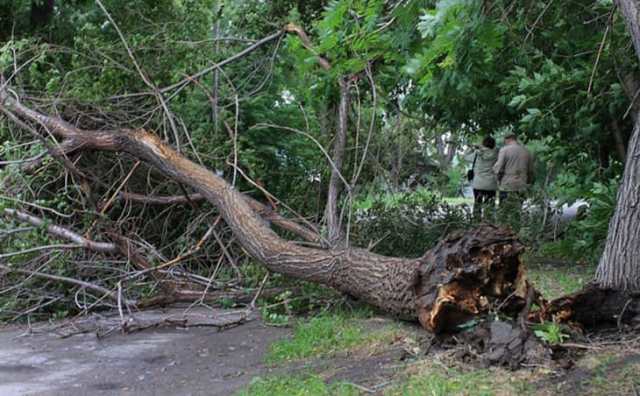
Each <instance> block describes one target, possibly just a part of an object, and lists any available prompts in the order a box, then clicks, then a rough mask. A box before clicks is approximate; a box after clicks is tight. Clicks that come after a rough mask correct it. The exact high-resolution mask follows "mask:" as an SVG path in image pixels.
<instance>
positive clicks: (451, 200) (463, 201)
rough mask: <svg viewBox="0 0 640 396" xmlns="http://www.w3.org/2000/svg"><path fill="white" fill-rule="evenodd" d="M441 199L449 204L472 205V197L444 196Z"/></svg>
mask: <svg viewBox="0 0 640 396" xmlns="http://www.w3.org/2000/svg"><path fill="white" fill-rule="evenodd" d="M442 200H443V201H444V202H445V203H447V204H449V205H454V206H457V205H467V206H473V198H465V197H444V198H442Z"/></svg>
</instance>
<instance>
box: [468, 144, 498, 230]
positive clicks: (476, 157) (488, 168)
mask: <svg viewBox="0 0 640 396" xmlns="http://www.w3.org/2000/svg"><path fill="white" fill-rule="evenodd" d="M465 159H466V160H467V161H469V162H471V163H472V164H473V165H472V170H473V180H472V181H471V187H472V188H473V201H474V203H473V217H474V219H476V220H489V221H491V220H493V219H492V217H493V214H494V212H495V205H496V191H497V190H498V180H497V178H496V174H495V173H494V172H493V165H494V164H495V163H496V160H497V159H498V151H497V150H496V141H495V139H494V138H492V137H491V136H487V137H485V138H484V139H483V140H482V145H480V146H477V145H474V146H473V147H472V149H471V150H470V151H469V152H468V153H467V154H466V155H465Z"/></svg>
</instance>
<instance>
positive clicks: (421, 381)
mask: <svg viewBox="0 0 640 396" xmlns="http://www.w3.org/2000/svg"><path fill="white" fill-rule="evenodd" d="M493 394H495V392H494V385H493V384H492V383H491V376H490V373H489V371H485V370H479V371H472V372H469V373H461V372H458V371H456V370H452V369H451V370H443V369H437V368H433V367H432V368H431V369H430V370H429V371H427V372H425V373H421V374H417V375H413V376H411V377H410V378H409V380H408V381H407V382H405V383H404V384H402V385H400V386H398V387H397V388H394V389H392V390H390V392H389V393H388V395H389V396H395V395H403V396H423V395H429V396H449V395H493Z"/></svg>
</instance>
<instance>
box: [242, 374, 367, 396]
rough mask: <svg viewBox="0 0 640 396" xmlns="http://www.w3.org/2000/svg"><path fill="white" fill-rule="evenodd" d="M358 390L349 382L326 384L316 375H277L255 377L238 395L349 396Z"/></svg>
mask: <svg viewBox="0 0 640 396" xmlns="http://www.w3.org/2000/svg"><path fill="white" fill-rule="evenodd" d="M359 394H360V392H359V391H358V390H357V389H356V388H355V387H354V386H353V385H350V384H345V383H335V384H329V385H327V384H326V383H325V382H324V381H323V380H322V378H320V377H319V376H317V375H307V376H296V377H291V376H277V377H269V378H261V377H256V378H254V379H253V380H252V381H251V384H250V385H249V387H248V388H247V389H246V390H244V391H242V392H240V393H239V394H238V396H272V395H287V396H303V395H305V396H306V395H313V396H316V395H317V396H323V395H327V396H334V395H335V396H351V395H359Z"/></svg>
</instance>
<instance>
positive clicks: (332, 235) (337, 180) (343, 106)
mask: <svg viewBox="0 0 640 396" xmlns="http://www.w3.org/2000/svg"><path fill="white" fill-rule="evenodd" d="M348 119H349V82H348V80H347V79H346V78H342V79H340V104H339V105H338V126H337V129H336V137H335V141H334V142H333V155H332V157H333V158H332V161H333V166H331V177H330V178H329V193H328V194H327V204H326V207H325V218H326V220H327V240H328V241H329V243H330V244H331V245H332V246H333V245H335V244H336V243H337V242H338V241H340V240H341V239H342V224H341V221H340V220H341V219H340V215H339V213H338V198H339V197H340V192H341V191H342V187H343V186H342V184H343V183H344V181H343V180H344V178H343V177H342V176H341V172H342V163H343V162H344V152H345V148H346V145H347V127H348Z"/></svg>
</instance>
